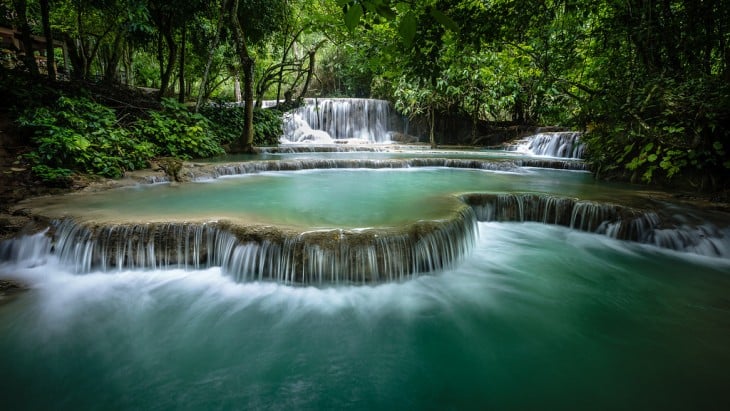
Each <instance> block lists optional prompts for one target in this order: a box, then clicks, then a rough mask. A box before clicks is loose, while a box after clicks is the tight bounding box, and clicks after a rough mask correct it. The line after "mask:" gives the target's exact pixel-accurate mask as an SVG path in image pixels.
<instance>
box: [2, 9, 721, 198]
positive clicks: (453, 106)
mask: <svg viewBox="0 0 730 411" xmlns="http://www.w3.org/2000/svg"><path fill="white" fill-rule="evenodd" d="M0 26H4V27H12V28H14V29H16V30H18V31H19V32H21V33H23V36H22V39H21V40H22V43H23V44H26V49H32V42H33V39H32V38H31V34H32V35H36V36H43V37H45V38H47V39H52V40H53V41H48V42H46V43H45V44H46V45H47V50H46V51H45V52H43V50H40V51H39V53H40V54H43V55H45V56H46V58H44V59H39V58H31V56H30V55H29V54H27V53H26V55H25V56H22V55H21V54H20V53H14V52H12V51H11V50H7V49H6V50H3V54H2V57H0V58H2V59H3V67H4V68H3V69H2V70H3V72H2V73H0V74H2V75H3V81H2V83H3V84H2V85H0V92H2V93H3V94H4V95H9V96H10V95H12V96H14V98H13V99H11V100H12V101H13V102H15V103H18V104H17V105H16V107H15V108H14V109H13V110H15V112H16V113H17V118H18V124H19V126H21V128H24V130H26V132H27V133H29V134H30V135H31V136H32V137H31V138H34V139H35V140H34V141H35V144H36V146H37V148H36V149H35V150H34V151H33V152H32V153H29V154H28V156H27V158H28V160H29V161H31V162H32V163H33V164H34V170H35V171H37V172H38V173H39V174H41V175H43V176H45V177H46V178H47V179H49V180H53V179H58V178H65V177H67V176H68V175H69V173H71V172H73V171H77V170H81V171H86V172H92V173H97V174H102V175H109V176H116V175H120V174H121V173H122V172H123V171H124V170H128V169H134V168H138V167H142V166H144V164H145V162H146V161H148V160H149V159H150V158H152V157H155V156H176V157H181V158H191V157H205V156H210V155H215V154H219V153H221V152H222V151H223V146H226V147H227V148H228V149H238V150H251V149H252V147H253V146H255V145H260V144H267V143H271V142H272V141H273V142H275V137H273V140H272V137H271V136H272V135H273V136H275V135H276V127H277V123H276V119H275V118H272V117H271V115H267V114H264V113H263V112H262V111H261V110H258V111H257V109H256V107H260V105H261V102H262V100H265V99H269V100H278V101H280V102H281V103H282V105H281V107H283V108H286V107H291V106H293V105H295V104H296V103H297V101H299V100H300V99H301V98H302V97H322V96H328V97H331V96H347V97H376V98H382V99H387V100H389V101H391V102H393V103H394V105H395V107H396V108H397V109H398V110H399V111H400V112H401V113H402V114H403V115H404V116H409V117H412V118H420V119H422V120H424V121H426V122H427V123H429V124H430V125H431V130H433V126H434V124H435V123H436V121H437V119H438V118H443V117H445V116H457V117H460V118H465V119H468V120H469V121H471V122H472V123H473V124H474V132H473V133H472V136H471V139H470V141H467V142H465V143H468V144H473V145H479V144H482V143H484V141H483V140H481V139H480V137H481V136H480V133H479V128H478V127H477V125H478V124H485V123H486V124H517V125H519V124H529V125H557V126H563V127H570V128H574V129H579V130H584V131H586V134H585V137H584V139H585V141H586V143H587V146H588V151H587V152H588V159H587V160H588V161H589V162H590V163H591V164H592V168H593V170H594V172H595V173H596V175H597V176H598V177H600V178H611V179H625V180H630V181H633V182H637V183H655V184H673V183H674V184H682V185H684V186H688V187H693V188H695V189H698V190H723V189H727V182H728V176H729V175H730V157H729V156H728V150H730V131H729V126H730V121H729V120H730V0H702V1H697V0H624V1H615V0H545V1H533V0H426V1H410V0H409V1H398V0H354V1H347V0H318V1H305V0H218V1H199V0H192V1H181V0H39V1H32V0H13V1H12V2H10V1H5V2H3V3H2V4H0ZM54 41H56V42H58V43H54ZM60 43H62V44H63V45H64V47H58V46H56V47H54V46H52V45H53V44H60ZM39 61H40V64H39ZM18 70H22V71H23V72H25V73H27V74H26V75H27V77H23V76H16V75H13V76H11V72H12V73H15V72H17V71H18ZM11 77H12V78H13V80H11ZM29 79H30V80H29ZM41 79H45V80H43V81H41ZM58 79H62V80H63V81H59V80H58ZM69 81H70V82H78V83H74V84H97V85H106V86H107V87H109V88H110V89H111V87H116V88H120V87H126V88H134V89H135V90H145V92H147V93H151V94H153V96H154V99H156V100H157V101H160V102H161V104H160V105H159V106H158V107H155V108H154V110H153V111H146V112H144V113H143V114H139V113H137V112H136V111H134V110H130V109H129V107H127V108H126V109H123V108H117V109H112V108H109V107H108V105H100V104H99V101H98V99H95V98H93V96H92V97H90V96H88V95H84V94H83V93H82V92H79V91H78V88H76V87H66V90H67V91H66V92H63V93H61V94H53V97H52V98H50V101H49V98H48V97H47V93H46V94H43V91H42V90H41V91H38V90H36V89H37V87H35V89H34V85H36V86H37V85H38V84H46V85H47V84H52V83H62V82H69ZM60 88H61V89H63V87H60ZM34 90H36V91H34ZM69 90H71V91H74V92H73V93H71V92H70V91H69ZM140 93H141V92H140ZM41 94H42V95H43V98H40V97H39V96H40V95H41ZM237 100H240V101H244V102H245V103H246V104H244V105H243V107H245V108H240V107H237V108H234V109H231V110H227V109H225V107H226V106H223V105H220V104H219V105H218V106H217V107H218V109H214V110H211V107H213V106H211V104H210V103H211V102H225V101H237ZM40 101H42V105H41V102H40ZM3 104H5V105H7V104H9V102H8V101H6V102H3ZM256 113H258V114H256ZM272 113H273V112H272ZM254 116H257V119H255V118H254ZM431 138H432V139H433V138H434V137H433V135H432V136H431Z"/></svg>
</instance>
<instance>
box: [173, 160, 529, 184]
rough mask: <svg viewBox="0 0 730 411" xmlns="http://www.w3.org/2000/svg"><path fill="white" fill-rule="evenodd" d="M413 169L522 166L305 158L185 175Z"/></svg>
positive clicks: (510, 165) (508, 168) (202, 169)
mask: <svg viewBox="0 0 730 411" xmlns="http://www.w3.org/2000/svg"><path fill="white" fill-rule="evenodd" d="M413 167H444V168H465V169H479V170H490V171H506V172H519V168H520V166H519V165H517V164H516V163H515V162H512V161H489V160H468V159H454V158H412V159H383V160H378V159H324V158H322V159H301V160H279V161H246V162H241V163H230V164H213V165H210V166H202V167H195V168H192V169H190V170H188V171H185V172H184V174H185V175H186V177H188V178H190V179H191V180H209V179H213V178H218V177H222V176H235V175H242V174H254V173H263V172H271V171H300V170H323V169H335V168H343V169H344V168H354V169H384V168H394V169H396V168H413Z"/></svg>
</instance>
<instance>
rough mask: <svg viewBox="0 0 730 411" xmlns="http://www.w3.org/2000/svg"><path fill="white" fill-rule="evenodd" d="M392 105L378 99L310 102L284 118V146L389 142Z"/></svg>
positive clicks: (307, 101) (309, 100) (313, 100)
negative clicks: (294, 144) (295, 144)
mask: <svg viewBox="0 0 730 411" xmlns="http://www.w3.org/2000/svg"><path fill="white" fill-rule="evenodd" d="M390 115H391V114H390V103H388V102H387V101H384V100H374V99H355V98H352V99H307V100H306V104H305V105H304V106H303V107H300V108H298V109H296V110H294V111H293V112H291V113H288V114H287V115H286V116H285V117H284V136H283V137H282V139H281V142H282V143H284V144H293V143H309V144H332V143H349V144H372V143H389V142H390V134H389V125H390Z"/></svg>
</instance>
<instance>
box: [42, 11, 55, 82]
mask: <svg viewBox="0 0 730 411" xmlns="http://www.w3.org/2000/svg"><path fill="white" fill-rule="evenodd" d="M48 2H49V0H40V4H41V21H42V24H43V35H44V36H45V37H46V67H47V70H48V79H49V80H51V81H56V55H55V53H54V51H53V33H52V32H51V21H50V17H49V15H50V10H51V7H50V5H49V4H48Z"/></svg>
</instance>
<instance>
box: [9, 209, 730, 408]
mask: <svg viewBox="0 0 730 411" xmlns="http://www.w3.org/2000/svg"><path fill="white" fill-rule="evenodd" d="M479 231H480V235H479V239H478V242H477V245H476V247H475V250H474V252H473V253H472V254H471V255H470V256H468V257H467V258H466V260H465V261H463V262H462V263H461V264H460V265H459V266H458V267H456V268H454V269H453V270H450V271H446V272H441V273H435V274H434V275H430V276H423V277H420V278H418V279H416V280H413V281H408V282H405V283H391V284H383V285H378V286H373V287H369V286H359V287H332V288H306V287H287V286H282V285H277V284H272V283H248V284H237V283H234V282H233V281H231V280H230V279H229V278H227V277H225V276H223V275H222V274H221V272H220V270H218V269H215V268H213V269H209V270H205V271H189V272H185V271H181V270H170V271H144V272H140V271H138V272H134V271H127V272H121V273H114V274H108V273H91V274H87V275H74V274H70V273H68V272H67V271H65V269H64V268H63V267H61V266H59V265H58V263H57V262H55V261H54V259H53V257H50V256H49V257H46V258H45V259H43V260H38V261H34V264H26V265H23V264H19V265H9V264H5V265H0V277H5V278H7V277H12V278H16V279H19V280H21V281H23V282H25V283H27V284H28V285H29V286H30V287H31V290H30V291H28V292H26V293H24V294H22V295H20V296H18V297H17V298H15V299H14V300H12V301H9V302H6V303H4V304H0V354H1V355H0V395H2V399H3V409H7V410H24V409H43V410H45V409H56V410H84V409H104V410H112V409H113V410H127V409H129V410H137V409H182V410H200V409H231V410H233V409H266V410H270V409H272V410H276V409H283V410H293V409H296V410H322V409H355V410H394V409H397V410H405V409H409V410H443V409H456V410H484V409H499V410H505V409H508V410H525V409H540V410H545V409H561V410H585V409H598V410H616V409H655V410H667V409H677V410H679V409H682V410H686V409H693V410H694V409H703V410H707V409H727V405H728V404H729V403H730V391H728V389H727V388H728V382H729V380H728V376H727V370H728V369H729V368H730V348H729V347H730V346H728V341H730V298H729V297H728V295H729V294H728V291H730V276H728V273H729V272H730V263H728V261H727V260H722V259H711V258H703V257H698V256H692V255H688V254H686V253H673V252H664V251H660V250H659V249H656V248H652V247H647V246H642V245H638V244H634V243H627V242H620V241H615V240H611V239H609V238H606V237H603V236H598V235H593V234H587V233H582V232H575V231H571V230H569V229H565V228H561V227H555V226H546V225H540V224H532V223H521V224H520V223H481V224H480V227H479Z"/></svg>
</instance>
